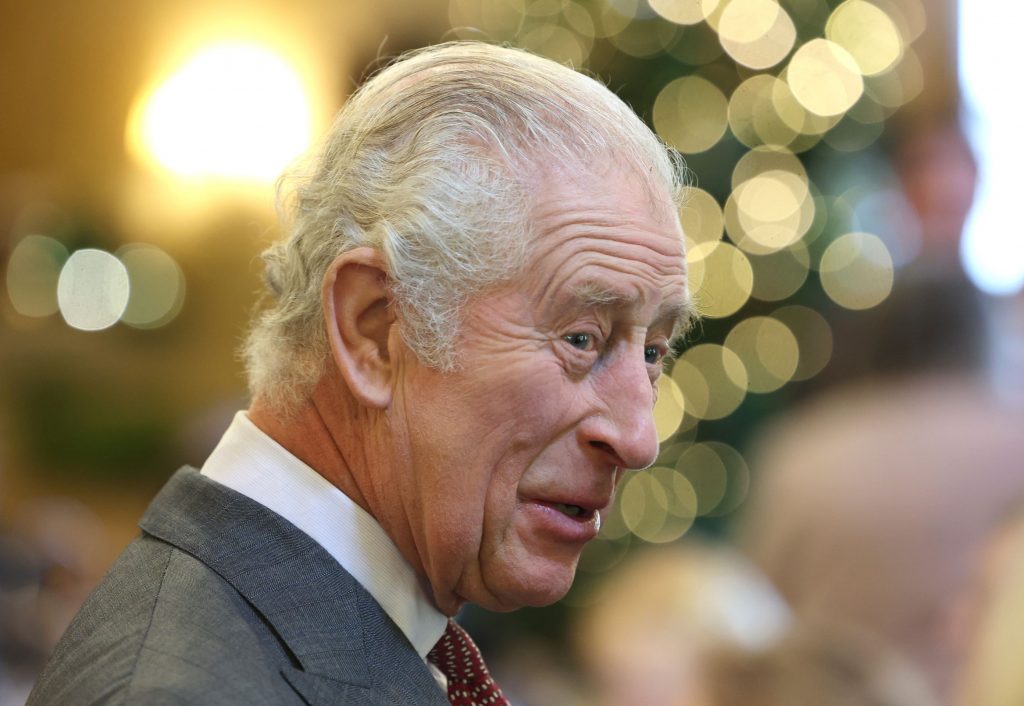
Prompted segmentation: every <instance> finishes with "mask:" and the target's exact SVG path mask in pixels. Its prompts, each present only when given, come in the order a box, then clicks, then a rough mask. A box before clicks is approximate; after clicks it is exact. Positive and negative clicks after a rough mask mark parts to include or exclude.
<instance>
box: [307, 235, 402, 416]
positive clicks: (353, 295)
mask: <svg viewBox="0 0 1024 706" xmlns="http://www.w3.org/2000/svg"><path fill="white" fill-rule="evenodd" d="M321 296H322V298H323V307H324V319H325V323H326V325H327V342H328V345H330V347H331V355H332V357H333V358H334V364H335V365H337V366H338V370H339V372H340V373H341V376H342V378H344V380H345V382H346V383H347V384H348V387H349V389H350V390H351V391H352V394H353V395H354V396H355V398H356V399H357V400H359V402H360V403H361V404H363V405H365V406H367V407H378V408H384V407H387V406H388V405H389V404H390V403H391V394H392V390H391V383H392V361H391V359H390V355H389V354H388V338H389V336H390V333H391V329H392V327H393V326H395V325H396V321H395V315H394V311H393V309H392V307H391V300H390V297H389V294H388V288H387V271H386V270H385V267H384V258H383V256H382V254H381V252H380V251H379V250H375V249H373V248H355V249H354V250H349V251H348V252H345V253H342V254H341V255H339V256H338V257H336V258H335V259H334V262H332V263H331V264H330V266H329V267H328V268H327V272H326V274H325V275H324V283H323V290H322V292H321Z"/></svg>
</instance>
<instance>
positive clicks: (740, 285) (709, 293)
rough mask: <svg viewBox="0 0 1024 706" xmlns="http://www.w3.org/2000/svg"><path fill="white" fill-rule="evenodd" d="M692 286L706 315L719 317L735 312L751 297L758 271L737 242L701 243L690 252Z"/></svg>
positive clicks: (699, 307)
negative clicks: (735, 243)
mask: <svg viewBox="0 0 1024 706" xmlns="http://www.w3.org/2000/svg"><path fill="white" fill-rule="evenodd" d="M686 257H687V264H688V266H689V278H690V288H691V290H692V291H693V292H694V299H695V300H696V302H697V307H698V309H699V310H700V313H701V314H702V315H703V316H706V317H708V318H712V319H717V318H724V317H726V316H731V315H732V314H735V313H736V312H737V311H739V310H740V308H741V307H742V306H743V305H744V304H746V303H747V300H748V299H750V292H751V290H752V289H753V286H754V270H753V268H751V266H750V260H748V259H747V256H746V255H745V254H744V253H743V252H742V251H741V250H740V249H739V248H737V247H736V246H735V245H732V244H731V243H726V242H714V243H700V244H698V245H696V246H695V247H693V248H692V249H691V250H690V251H689V252H688V253H687V254H686Z"/></svg>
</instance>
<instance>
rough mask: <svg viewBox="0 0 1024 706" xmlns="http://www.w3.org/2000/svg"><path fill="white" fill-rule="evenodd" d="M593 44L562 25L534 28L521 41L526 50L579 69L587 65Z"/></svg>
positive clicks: (545, 25)
mask: <svg viewBox="0 0 1024 706" xmlns="http://www.w3.org/2000/svg"><path fill="white" fill-rule="evenodd" d="M592 43H593V40H591V39H590V38H589V37H581V36H580V35H578V34H576V33H575V32H573V31H571V30H569V29H566V28H565V27H562V26H560V25H556V24H551V23H545V24H541V25H539V26H537V27H534V28H533V29H531V30H530V31H529V32H527V33H526V34H525V35H523V37H522V39H521V40H520V44H521V45H522V47H523V48H524V49H528V50H530V51H531V52H533V53H534V54H539V55H540V56H546V57H547V58H549V59H553V60H554V61H557V62H558V63H560V64H566V65H569V66H574V67H579V66H582V65H583V64H585V63H586V61H587V58H588V57H589V56H590V48H591V45H592Z"/></svg>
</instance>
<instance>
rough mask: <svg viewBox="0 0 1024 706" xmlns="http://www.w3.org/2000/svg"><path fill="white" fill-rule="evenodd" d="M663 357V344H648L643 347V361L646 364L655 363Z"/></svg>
mask: <svg viewBox="0 0 1024 706" xmlns="http://www.w3.org/2000/svg"><path fill="white" fill-rule="evenodd" d="M664 357H665V349H664V347H663V346H655V345H650V346H645V347H644V362H646V363H647V364H648V365H657V364H658V363H660V362H661V359H662V358H664Z"/></svg>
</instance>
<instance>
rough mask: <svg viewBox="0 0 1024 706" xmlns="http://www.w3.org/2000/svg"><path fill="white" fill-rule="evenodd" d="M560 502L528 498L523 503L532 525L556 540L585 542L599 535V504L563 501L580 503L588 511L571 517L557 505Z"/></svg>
mask: <svg viewBox="0 0 1024 706" xmlns="http://www.w3.org/2000/svg"><path fill="white" fill-rule="evenodd" d="M558 504H560V501H549V500H527V501H525V502H524V503H523V505H522V509H523V510H524V512H526V514H527V516H528V517H529V519H530V523H531V525H533V527H534V528H535V529H537V530H539V531H540V532H541V533H542V534H544V535H547V536H548V537H550V538H552V539H554V540H555V541H558V542H564V543H569V544H585V543H587V542H589V541H590V540H592V539H594V538H595V537H597V532H598V529H599V528H600V523H599V521H598V511H599V506H597V505H594V506H590V505H586V504H582V503H561V504H567V505H568V504H572V505H579V506H580V507H582V508H583V510H584V511H585V513H586V514H585V515H583V516H580V517H570V516H569V515H566V514H565V513H564V512H562V511H561V510H559V509H558V508H557V507H556V505H558ZM601 507H603V506H601Z"/></svg>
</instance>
